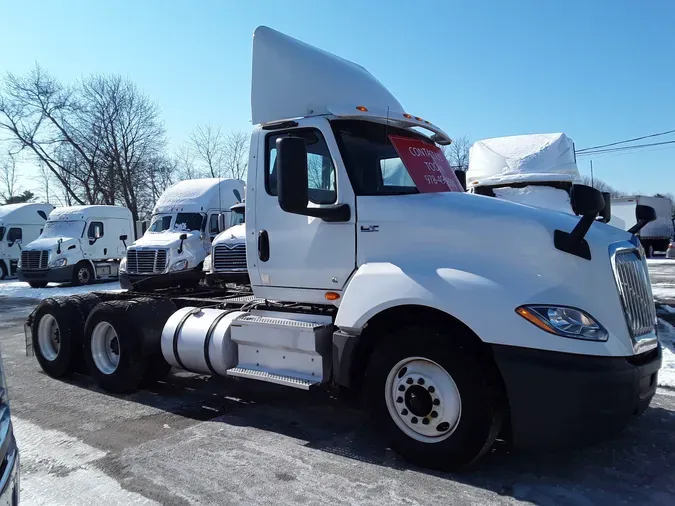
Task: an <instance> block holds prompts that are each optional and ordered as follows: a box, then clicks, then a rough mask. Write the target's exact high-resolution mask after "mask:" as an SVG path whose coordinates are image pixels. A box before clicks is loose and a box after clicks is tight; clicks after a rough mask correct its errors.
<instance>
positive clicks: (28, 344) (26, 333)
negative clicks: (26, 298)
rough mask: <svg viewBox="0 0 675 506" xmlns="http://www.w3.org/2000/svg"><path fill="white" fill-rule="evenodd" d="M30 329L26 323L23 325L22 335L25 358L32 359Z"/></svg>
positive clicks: (33, 351)
mask: <svg viewBox="0 0 675 506" xmlns="http://www.w3.org/2000/svg"><path fill="white" fill-rule="evenodd" d="M30 327H31V326H30V324H29V323H28V322H26V323H24V324H23V333H24V336H25V337H26V356H27V357H34V356H35V350H34V349H33V333H32V331H31V328H30Z"/></svg>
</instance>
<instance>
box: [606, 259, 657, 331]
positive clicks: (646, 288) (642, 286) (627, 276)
mask: <svg viewBox="0 0 675 506" xmlns="http://www.w3.org/2000/svg"><path fill="white" fill-rule="evenodd" d="M614 270H615V276H616V282H617V286H618V288H619V295H620V296H621V302H622V304H623V309H624V313H625V314H626V321H627V322H628V327H629V329H630V332H631V334H632V336H633V338H635V339H638V338H640V337H641V336H645V335H647V334H652V333H653V332H654V328H655V326H656V307H655V305H654V297H653V296H652V288H651V284H650V282H649V273H648V272H647V266H646V265H645V263H644V261H643V260H642V258H641V257H640V254H639V253H638V252H637V251H635V250H625V251H618V252H617V253H616V255H615V257H614Z"/></svg>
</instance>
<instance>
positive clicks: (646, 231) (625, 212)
mask: <svg viewBox="0 0 675 506" xmlns="http://www.w3.org/2000/svg"><path fill="white" fill-rule="evenodd" d="M637 206H649V207H652V208H654V211H655V212H656V219H655V220H654V221H652V222H651V223H648V224H646V225H645V226H644V227H643V228H642V229H641V230H640V231H639V232H637V236H638V237H639V238H640V242H641V243H642V246H643V247H644V249H645V251H646V252H647V256H648V257H652V256H653V255H654V252H655V251H666V249H667V248H668V244H669V243H670V241H671V239H673V212H674V210H673V204H672V202H671V201H670V199H668V198H666V197H649V196H646V195H633V196H630V197H617V198H613V199H612V219H611V220H610V222H609V224H610V225H614V226H615V227H618V228H620V229H622V230H628V229H629V228H630V227H632V226H633V225H634V223H635V212H636V208H637Z"/></svg>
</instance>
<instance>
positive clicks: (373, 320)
mask: <svg viewBox="0 0 675 506" xmlns="http://www.w3.org/2000/svg"><path fill="white" fill-rule="evenodd" d="M251 102H252V103H251V105H252V121H253V124H254V125H256V126H255V127H254V129H253V133H252V136H251V142H250V150H251V151H250V156H249V164H248V180H247V192H246V203H245V206H246V227H245V230H246V262H247V267H248V273H249V276H250V292H246V291H242V292H241V293H224V292H222V291H208V290H206V289H204V290H202V291H200V292H195V293H185V292H184V291H183V290H181V289H174V290H167V291H155V292H153V293H150V294H139V293H137V292H134V291H129V292H123V293H94V294H91V295H87V296H79V297H66V298H57V299H46V300H44V301H42V302H41V303H40V304H39V305H38V306H37V307H36V309H35V311H34V312H33V313H32V314H31V315H30V317H29V318H28V321H27V325H26V329H27V350H28V352H29V353H30V352H32V351H34V352H35V354H36V356H37V360H38V361H39V363H40V365H41V367H42V368H43V369H44V370H45V372H47V374H49V375H51V376H53V377H62V376H65V375H67V374H69V373H70V372H72V371H73V370H74V369H75V368H77V367H78V364H81V363H82V362H83V363H84V364H85V365H86V369H87V370H88V372H89V373H90V375H91V376H92V377H93V379H94V380H95V382H96V383H97V384H98V385H99V386H100V387H101V388H103V389H105V390H108V391H111V392H126V391H133V390H134V389H136V388H139V386H141V385H142V384H144V382H146V381H148V380H152V379H157V378H159V377H162V376H163V375H164V374H166V373H167V371H168V370H169V368H170V367H175V368H180V369H184V370H187V371H192V372H195V373H200V374H212V375H220V376H226V377H234V378H244V379H247V380H252V381H263V382H271V383H276V384H279V385H284V386H287V387H290V388H298V389H312V388H317V387H319V386H322V385H325V386H334V387H339V388H345V389H351V390H352V391H354V392H357V393H360V394H362V395H363V396H364V398H365V400H366V403H365V405H366V407H367V409H368V410H369V411H370V413H371V415H372V418H373V422H374V424H375V428H376V432H377V433H378V434H379V435H381V436H382V437H383V438H384V439H385V440H386V441H387V444H388V445H390V446H391V447H392V448H393V449H395V450H396V451H398V452H399V453H401V454H402V455H404V456H405V457H406V458H408V459H410V460H411V461H413V462H415V463H417V464H419V465H422V466H426V467H433V468H438V469H454V468H460V467H464V466H467V465H469V464H471V463H473V462H475V461H476V460H477V459H479V458H480V456H481V455H483V454H484V453H485V452H486V451H488V449H490V447H491V446H492V444H493V442H494V441H495V439H496V438H497V437H498V436H499V437H504V438H506V439H508V440H510V441H511V442H512V443H513V445H514V446H515V447H516V448H518V447H521V448H523V447H529V448H538V449H542V448H550V447H552V446H562V447H567V446H569V445H570V444H574V443H579V442H583V441H588V440H593V439H596V438H598V437H600V436H606V435H607V434H609V433H610V432H611V431H613V430H616V429H619V428H621V427H623V426H625V425H626V424H627V423H628V422H629V421H630V420H631V419H633V417H634V415H636V414H640V413H642V412H643V411H644V410H645V409H646V408H647V406H648V405H649V403H650V401H651V399H652V397H653V395H654V393H655V389H656V384H657V381H656V378H657V373H658V370H659V367H660V365H661V349H660V346H659V342H658V338H657V335H656V314H655V307H654V303H653V300H652V294H651V285H650V281H649V277H648V275H647V267H646V262H645V259H644V257H643V256H642V255H641V253H640V250H639V243H638V240H637V238H636V237H635V236H633V235H632V234H630V233H628V232H625V231H622V230H619V229H617V228H616V227H611V226H609V225H606V224H604V223H598V222H596V220H595V219H596V217H597V215H598V213H599V212H600V211H601V210H602V209H603V208H604V199H603V197H602V195H601V194H600V193H599V192H598V191H597V190H594V189H593V188H589V187H585V186H582V185H576V186H574V187H573V189H572V191H571V193H570V195H571V199H572V204H573V209H574V210H575V211H576V213H577V214H579V216H574V215H572V214H569V213H561V212H555V211H551V210H547V209H541V208H537V207H532V206H523V205H517V204H514V203H511V202H507V201H504V200H500V199H496V198H491V197H486V196H482V195H476V194H471V193H466V192H464V191H463V188H462V187H461V185H460V184H459V183H458V181H457V179H456V178H455V177H454V175H453V173H452V171H451V170H450V167H449V166H448V163H447V160H445V157H444V156H443V154H442V151H441V147H442V146H444V145H448V144H449V143H451V139H450V138H449V136H448V135H447V134H446V133H445V132H444V131H443V130H441V129H440V128H438V127H437V126H435V125H433V124H432V123H431V122H429V121H428V120H425V119H423V118H421V117H419V116H415V115H414V114H411V113H408V112H407V111H406V110H405V109H404V108H403V107H402V106H401V104H400V103H399V102H398V100H397V99H396V98H395V97H394V96H393V95H392V94H391V93H390V92H389V91H388V90H387V89H386V88H385V87H384V86H383V85H382V84H381V83H380V82H379V81H378V80H377V79H375V78H374V77H373V76H372V75H371V74H370V73H369V72H368V71H367V70H365V69H364V68H363V67H361V66H359V65H356V64H354V63H351V62H349V61H346V60H344V59H342V58H338V57H336V56H334V55H332V54H329V53H326V52H324V51H321V50H319V49H316V48H314V47H312V46H310V45H307V44H305V43H303V42H300V41H298V40H296V39H293V38H291V37H288V36H286V35H283V34H281V33H279V32H276V31H274V30H272V29H270V28H267V27H259V28H258V29H256V31H255V34H254V38H253V76H252V94H251ZM420 131H422V132H424V133H420ZM391 166H395V167H396V168H397V169H398V170H390V168H391ZM390 174H396V176H395V177H394V178H390V177H388V176H389V175H390ZM494 244H499V245H500V254H499V255H494V254H493V248H492V247H490V246H491V245H494ZM525 245H527V247H524V246H525Z"/></svg>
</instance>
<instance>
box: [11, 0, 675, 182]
mask: <svg viewBox="0 0 675 506" xmlns="http://www.w3.org/2000/svg"><path fill="white" fill-rule="evenodd" d="M0 12H1V13H2V14H1V17H2V19H3V22H2V29H0V71H2V72H4V71H11V72H16V73H23V72H26V71H28V70H29V69H30V68H31V67H32V66H33V65H34V63H35V62H38V63H40V64H41V65H42V66H44V67H45V68H46V69H47V70H49V71H50V72H51V73H52V74H54V75H55V76H57V77H58V78H60V79H61V80H63V81H65V82H68V81H74V80H76V79H78V78H80V77H82V76H86V75H88V74H91V73H118V74H122V75H125V76H128V77H129V78H131V79H132V80H134V81H135V82H136V83H137V85H138V86H139V87H140V88H141V89H142V90H144V91H145V92H146V93H148V94H149V95H150V96H151V97H152V98H153V99H154V100H155V101H156V102H157V103H158V105H159V106H160V108H161V110H162V117H163V118H164V121H165V125H166V129H167V133H168V135H169V138H170V143H171V145H172V146H174V147H175V146H177V145H178V144H180V143H181V142H183V141H184V140H185V139H186V137H187V136H188V134H189V132H190V131H191V130H192V128H194V126H195V125H197V124H204V123H214V124H221V125H223V126H224V127H225V128H226V129H241V130H248V129H249V128H250V66H251V62H250V58H251V36H252V33H253V30H254V29H255V27H256V26H258V25H261V24H265V25H268V26H271V27H272V28H275V29H278V30H281V31H283V32H285V33H288V34H289V35H292V36H294V37H296V38H299V39H301V40H304V41H306V42H308V43H310V44H313V45H316V46H319V47H321V48H322V49H325V50H327V51H330V52H333V53H336V54H338V55H340V56H342V57H344V58H347V59H350V60H353V61H356V62H357V63H359V64H361V65H363V66H364V67H366V68H367V69H368V70H370V71H371V72H372V73H373V74H374V75H375V76H376V77H377V78H378V79H379V80H380V81H382V82H383V83H384V84H385V85H386V86H387V87H388V88H389V89H390V90H391V91H392V92H393V93H394V95H395V96H396V97H397V98H398V99H399V101H400V102H401V103H402V104H403V105H404V107H405V108H406V110H408V111H409V112H411V113H413V114H416V115H420V116H423V117H425V118H428V119H429V120H431V121H433V122H434V123H436V124H437V125H439V126H440V127H441V128H443V129H444V130H445V131H447V132H448V133H449V134H450V135H451V136H455V137H457V136H461V135H467V136H468V137H469V138H470V139H471V140H478V139H482V138H487V137H495V136H502V135H515V134H523V133H538V132H565V133H566V134H567V135H568V136H569V137H571V138H572V139H573V140H574V141H575V144H576V146H577V148H584V147H588V146H593V145H598V144H605V143H609V142H613V141H617V140H623V139H627V138H631V137H637V136H641V135H646V134H650V133H654V132H660V131H665V130H671V129H675V29H673V27H674V26H675V2H673V1H671V0H651V1H649V2H634V1H628V0H585V1H577V0H571V1H570V0H567V1H565V2H562V1H561V2H553V1H545V0H539V1H536V0H511V1H497V0H494V1H482V0H475V1H469V0H466V1H463V2H457V1H439V2H435V1H428V2H423V3H420V2H409V1H399V0H390V1H384V0H381V1H370V2H368V1H364V0H360V1H351V0H341V1H328V0H314V1H305V0H293V1H292V2H279V1H261V0H259V1H254V0H249V1H235V0H229V1H228V0H221V1H217V0H201V1H193V2H188V1H175V0H174V1H160V0H144V1H138V0H137V1H131V0H118V1H113V2H102V1H95V2H92V1H81V0H68V1H56V0H54V1H46V0H45V1H42V2H35V1H29V0H24V1H22V2H17V1H11V0H0ZM670 139H675V136H670V137H662V138H657V139H655V140H670ZM578 161H579V168H580V170H581V171H582V173H588V172H589V167H588V163H589V162H588V158H579V160H578ZM674 162H675V145H673V147H658V148H650V149H646V150H640V151H637V152H634V153H630V152H628V153H621V154H611V155H603V156H595V157H594V158H593V166H594V169H595V175H596V177H599V178H602V179H604V180H606V181H607V182H609V183H610V184H612V185H614V186H615V187H617V188H619V189H621V190H624V191H627V192H645V193H654V192H659V191H669V192H675V163H674ZM27 186H30V184H28V185H27Z"/></svg>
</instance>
